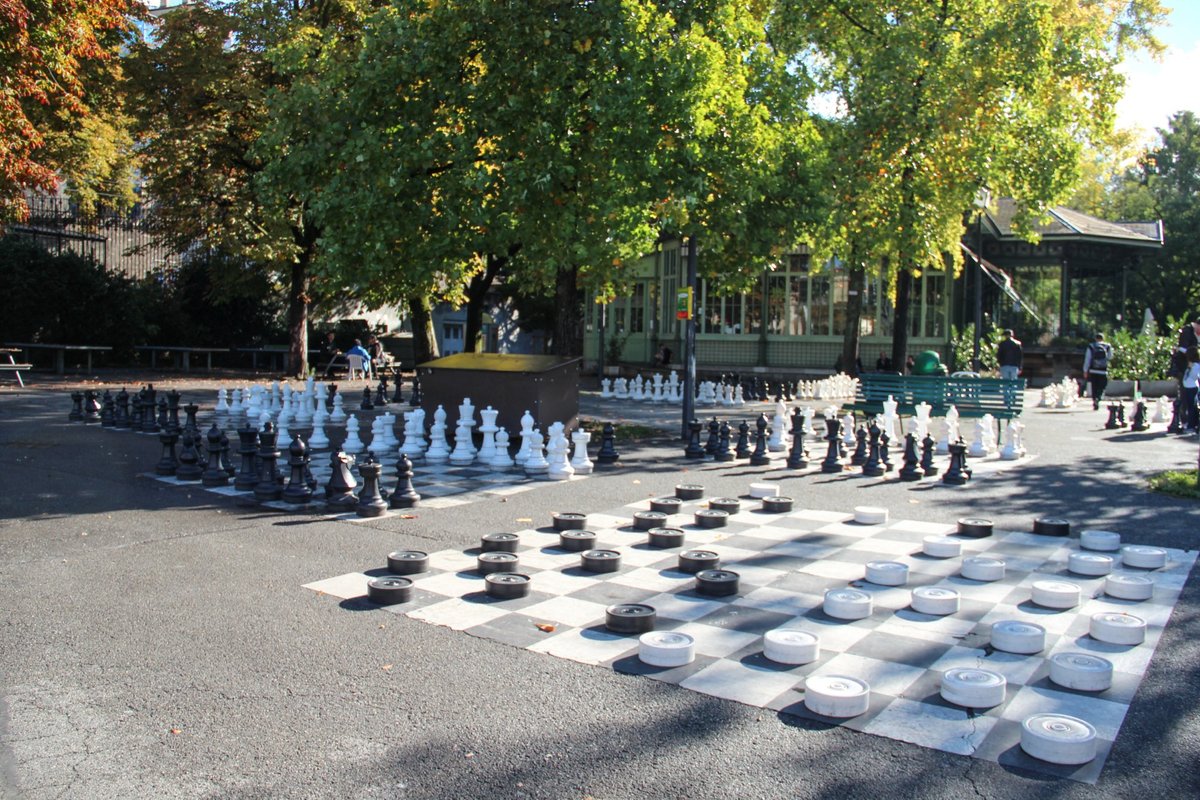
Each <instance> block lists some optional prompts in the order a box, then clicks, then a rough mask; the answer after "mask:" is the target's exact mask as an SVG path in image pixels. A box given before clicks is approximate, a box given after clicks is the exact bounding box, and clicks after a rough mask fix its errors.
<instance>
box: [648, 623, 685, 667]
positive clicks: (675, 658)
mask: <svg viewBox="0 0 1200 800" xmlns="http://www.w3.org/2000/svg"><path fill="white" fill-rule="evenodd" d="M638 658H639V659H641V661H642V663H644V664H649V665H650V666H652V667H682V666H683V665H684V664H690V663H692V662H693V661H695V660H696V639H695V638H694V637H692V636H689V635H688V634H686V633H679V632H677V631H647V632H646V633H643V634H642V635H641V636H640V637H638Z"/></svg>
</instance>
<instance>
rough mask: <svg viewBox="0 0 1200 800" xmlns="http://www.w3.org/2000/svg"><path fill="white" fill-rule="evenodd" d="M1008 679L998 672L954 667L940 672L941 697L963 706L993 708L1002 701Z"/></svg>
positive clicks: (948, 701)
mask: <svg viewBox="0 0 1200 800" xmlns="http://www.w3.org/2000/svg"><path fill="white" fill-rule="evenodd" d="M1007 689H1008V681H1007V680H1006V679H1005V677H1004V676H1003V675H1001V674H1000V673H999V672H992V671H991V670H988V669H976V668H974V667H956V668H954V669H948V670H946V671H945V672H943V673H942V685H941V693H942V699H943V700H945V701H946V702H947V703H954V705H956V706H963V707H964V708H994V707H995V706H998V705H1000V704H1001V703H1003V702H1004V695H1005V692H1006V691H1007Z"/></svg>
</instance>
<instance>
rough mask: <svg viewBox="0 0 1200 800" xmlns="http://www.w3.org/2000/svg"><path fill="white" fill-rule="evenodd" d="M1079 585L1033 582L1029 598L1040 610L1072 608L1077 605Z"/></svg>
mask: <svg viewBox="0 0 1200 800" xmlns="http://www.w3.org/2000/svg"><path fill="white" fill-rule="evenodd" d="M1079 596H1080V591H1079V584H1076V583H1071V582H1070V581H1034V582H1033V586H1032V587H1031V591H1030V598H1029V599H1031V600H1032V601H1033V602H1034V603H1035V604H1037V605H1039V606H1041V607H1042V608H1059V609H1065V608H1074V607H1075V606H1077V605H1079Z"/></svg>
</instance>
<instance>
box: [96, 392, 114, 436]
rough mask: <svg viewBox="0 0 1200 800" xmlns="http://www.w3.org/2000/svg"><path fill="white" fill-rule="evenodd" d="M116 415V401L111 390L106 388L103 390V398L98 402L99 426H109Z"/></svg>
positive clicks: (112, 423) (111, 425)
mask: <svg viewBox="0 0 1200 800" xmlns="http://www.w3.org/2000/svg"><path fill="white" fill-rule="evenodd" d="M116 417H117V401H116V400H114V399H113V396H112V392H110V391H109V390H108V389H105V390H104V399H103V400H102V401H101V402H100V427H101V428H111V427H113V425H114V424H115V423H116Z"/></svg>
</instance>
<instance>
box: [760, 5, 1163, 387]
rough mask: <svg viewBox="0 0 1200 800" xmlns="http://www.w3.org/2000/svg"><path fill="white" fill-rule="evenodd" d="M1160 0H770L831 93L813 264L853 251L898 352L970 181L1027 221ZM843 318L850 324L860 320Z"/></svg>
mask: <svg viewBox="0 0 1200 800" xmlns="http://www.w3.org/2000/svg"><path fill="white" fill-rule="evenodd" d="M1162 15H1163V12H1162V9H1161V7H1160V6H1159V4H1158V2H1157V0H1129V1H1128V2H1124V1H1122V2H1111V3H1108V2H1106V3H1086V4H1081V3H1078V2H1075V0H1047V1H1046V2H1040V3H1030V2H1024V0H937V2H924V1H923V0H922V1H921V2H918V1H917V0H901V2H894V1H889V2H882V0H846V2H839V3H828V2H826V0H780V3H779V5H778V8H777V15H776V18H775V25H774V29H775V30H776V32H777V35H778V38H779V41H780V42H781V43H786V45H788V46H789V47H790V48H791V49H792V51H793V52H794V53H796V55H797V61H798V68H803V69H805V70H807V71H808V72H810V74H812V75H813V76H814V77H815V78H816V79H817V80H819V82H820V84H821V86H822V87H823V88H825V89H826V90H828V91H829V92H831V93H832V95H833V97H834V98H835V99H836V101H837V102H838V104H839V110H840V113H839V114H838V115H837V116H836V117H835V118H833V119H831V120H830V123H829V126H828V131H827V136H828V141H829V146H830V152H831V158H830V161H829V163H830V165H831V172H830V175H829V179H828V181H829V191H830V199H831V201H832V203H833V208H832V211H831V213H830V215H829V218H828V220H827V222H826V224H825V225H824V226H823V231H822V234H821V236H820V237H819V238H818V239H817V240H815V245H816V248H815V249H816V251H817V256H818V257H817V259H816V260H817V261H818V262H820V261H821V260H823V257H830V256H838V257H841V258H843V259H847V258H850V257H852V258H853V262H854V265H857V264H860V263H861V264H862V265H863V267H864V269H868V270H871V271H872V272H879V273H883V274H884V275H886V276H887V277H888V279H889V282H890V285H891V286H892V289H893V292H894V296H895V308H896V316H895V321H894V324H895V327H894V331H893V339H892V360H893V362H894V363H901V364H902V363H904V359H905V356H906V350H907V344H908V333H909V331H908V329H909V294H910V291H911V287H912V279H913V277H914V276H916V275H919V274H920V272H921V271H922V270H925V269H930V268H933V269H942V268H943V267H944V266H945V265H946V264H947V262H948V263H949V265H950V266H951V267H952V268H955V269H957V268H958V267H960V266H961V262H962V256H961V254H960V252H959V246H958V245H959V242H960V240H961V238H962V236H963V233H964V219H967V218H968V217H969V215H970V214H971V213H972V207H973V202H974V200H975V198H976V196H977V193H978V191H979V190H980V188H981V187H985V186H986V187H987V188H988V189H990V191H991V193H992V194H993V195H995V196H1008V197H1013V198H1015V199H1016V200H1017V201H1018V203H1019V205H1020V207H1021V214H1020V217H1019V219H1018V220H1017V224H1018V226H1021V227H1024V228H1025V229H1026V231H1029V229H1030V227H1031V223H1032V222H1033V221H1034V220H1036V219H1037V218H1038V217H1039V216H1040V215H1041V214H1042V213H1043V212H1044V209H1046V208H1047V207H1048V206H1049V205H1052V204H1054V203H1056V202H1059V201H1061V200H1062V199H1063V198H1065V197H1066V196H1067V194H1068V193H1069V192H1070V190H1071V189H1072V188H1073V186H1074V184H1075V182H1076V179H1077V177H1078V163H1079V158H1078V156H1079V152H1080V149H1081V148H1082V147H1083V146H1084V145H1085V144H1086V143H1088V142H1095V141H1097V140H1098V139H1101V138H1102V137H1103V136H1104V135H1105V134H1106V133H1107V131H1108V130H1109V129H1110V127H1111V119H1112V107H1113V104H1114V103H1115V101H1116V99H1117V98H1118V96H1119V92H1120V88H1121V78H1120V76H1119V74H1118V73H1117V71H1116V68H1117V65H1118V64H1119V63H1120V60H1121V58H1122V57H1123V55H1124V54H1125V53H1126V52H1127V51H1128V50H1129V49H1130V48H1133V47H1139V46H1149V47H1154V46H1156V43H1155V42H1154V40H1153V39H1152V38H1151V36H1150V34H1149V31H1150V28H1151V26H1152V25H1153V24H1155V23H1156V22H1158V21H1159V20H1160V19H1161V18H1162ZM857 324H858V321H857V320H850V321H849V323H848V325H849V329H851V330H856V329H857Z"/></svg>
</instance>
